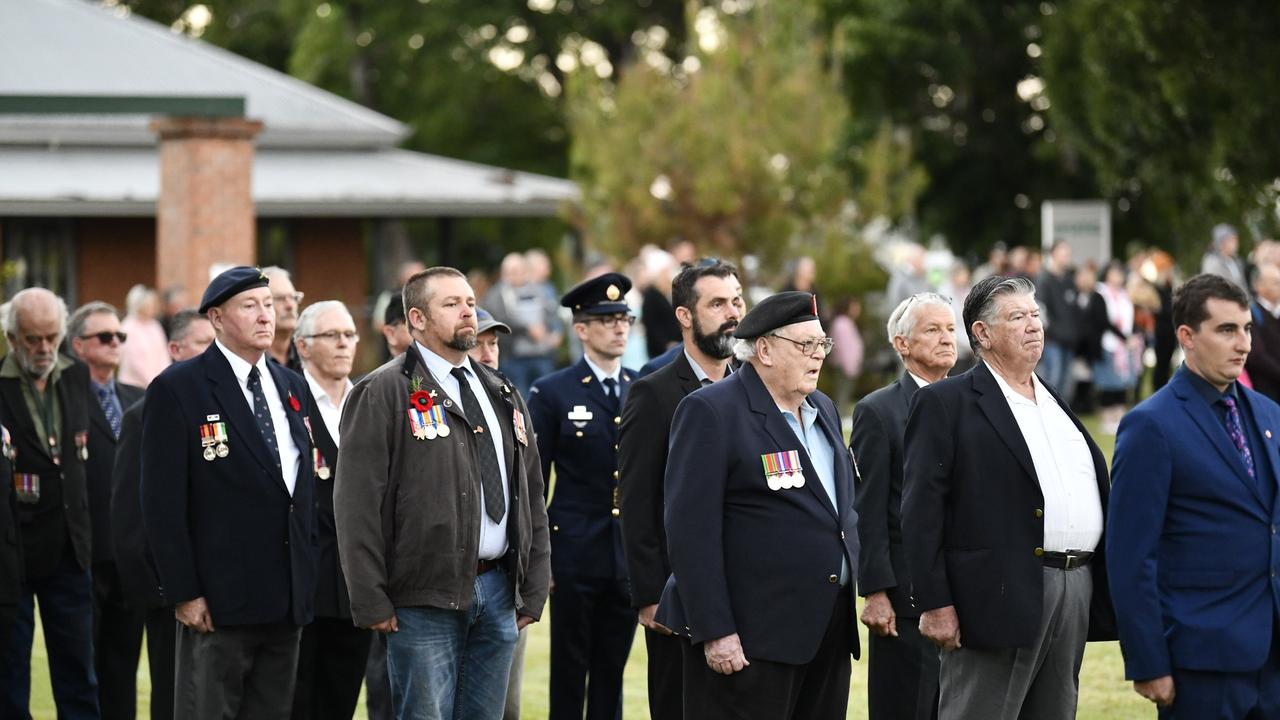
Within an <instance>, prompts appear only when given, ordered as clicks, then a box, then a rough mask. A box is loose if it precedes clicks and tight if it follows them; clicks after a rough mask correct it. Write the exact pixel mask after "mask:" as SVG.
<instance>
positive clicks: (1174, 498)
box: [1107, 366, 1280, 680]
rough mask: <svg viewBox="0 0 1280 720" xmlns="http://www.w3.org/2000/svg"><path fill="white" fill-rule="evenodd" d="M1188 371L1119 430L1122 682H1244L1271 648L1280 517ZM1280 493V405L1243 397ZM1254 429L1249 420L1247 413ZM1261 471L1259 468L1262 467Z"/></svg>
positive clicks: (1113, 534) (1116, 526)
mask: <svg viewBox="0 0 1280 720" xmlns="http://www.w3.org/2000/svg"><path fill="white" fill-rule="evenodd" d="M1191 381H1192V378H1191V372H1190V371H1189V370H1188V369H1187V368H1186V367H1185V366H1184V367H1183V368H1181V369H1180V370H1178V372H1177V373H1176V374H1175V375H1174V376H1173V379H1172V380H1170V381H1169V384H1168V385H1166V386H1165V387H1163V388H1161V389H1160V390H1159V391H1158V392H1156V393H1155V394H1154V395H1152V396H1151V397H1150V398H1148V399H1147V400H1146V401H1145V402H1143V403H1142V404H1140V405H1138V407H1136V408H1134V409H1133V410H1132V411H1131V412H1130V413H1129V414H1128V415H1126V416H1125V418H1124V420H1123V421H1122V422H1121V423H1120V432H1119V437H1118V439H1117V441H1116V452H1115V461H1114V463H1113V485H1112V489H1111V512H1110V517H1109V518H1108V520H1107V535H1108V538H1109V539H1108V541H1107V566H1108V571H1109V574H1110V578H1111V593H1112V598H1113V600H1114V602H1115V609H1116V619H1117V621H1118V622H1119V629H1120V643H1121V646H1122V648H1123V649H1124V655H1125V676H1126V677H1127V678H1129V679H1131V680H1150V679H1153V678H1157V677H1162V676H1164V675H1169V674H1171V672H1172V670H1173V668H1175V667H1178V668H1184V669H1188V670H1216V671H1223V672H1246V671H1252V670H1256V669H1258V668H1259V667H1261V666H1262V664H1263V662H1264V661H1265V660H1266V658H1267V655H1268V653H1269V651H1270V648H1271V641H1272V622H1273V618H1274V617H1275V613H1276V609H1275V608H1276V606H1277V603H1278V602H1280V584H1277V578H1276V577H1275V570H1274V569H1273V568H1276V567H1280V536H1277V535H1276V529H1277V525H1280V515H1278V514H1277V513H1276V510H1275V508H1274V507H1273V508H1268V507H1265V506H1264V504H1263V501H1262V498H1261V496H1260V495H1259V493H1258V490H1257V486H1256V485H1255V483H1254V481H1253V480H1251V479H1250V478H1249V476H1248V475H1247V474H1246V471H1245V469H1244V463H1243V462H1242V461H1241V460H1240V455H1239V453H1238V452H1237V451H1236V448H1235V445H1233V444H1232V443H1231V440H1230V438H1229V436H1228V435H1227V431H1226V429H1225V428H1224V427H1223V425H1222V423H1221V421H1219V419H1218V417H1217V415H1216V414H1215V413H1214V411H1213V410H1212V409H1211V408H1210V407H1209V405H1208V404H1207V403H1206V402H1205V400H1204V398H1203V397H1202V396H1201V395H1200V394H1199V393H1198V392H1197V391H1196V389H1195V387H1194V386H1193V385H1192V384H1191ZM1238 392H1239V393H1240V396H1241V398H1242V403H1243V404H1244V405H1246V406H1247V407H1248V408H1249V409H1250V410H1252V413H1251V414H1252V417H1253V419H1254V421H1255V423H1256V425H1257V430H1258V433H1257V435H1258V437H1260V438H1262V439H1263V442H1262V444H1263V445H1264V447H1252V448H1251V450H1252V452H1253V454H1254V456H1255V457H1257V456H1259V455H1260V454H1262V453H1266V458H1267V459H1269V460H1270V462H1269V466H1270V467H1271V468H1272V473H1271V475H1272V477H1271V478H1269V479H1268V481H1269V482H1273V483H1274V482H1276V477H1275V475H1276V472H1275V469H1276V468H1280V456H1277V454H1276V452H1277V451H1276V444H1277V442H1280V406H1277V405H1276V404H1275V403H1274V402H1272V401H1271V400H1268V399H1267V398H1266V397H1264V396H1262V395H1260V394H1258V393H1256V392H1253V391H1252V390H1249V389H1247V388H1244V387H1243V386H1239V390H1238ZM1242 415H1243V416H1244V418H1246V422H1247V421H1248V420H1247V418H1248V416H1249V415H1250V413H1242ZM1257 466H1258V467H1259V469H1261V467H1262V466H1261V465H1260V464H1258V465H1257Z"/></svg>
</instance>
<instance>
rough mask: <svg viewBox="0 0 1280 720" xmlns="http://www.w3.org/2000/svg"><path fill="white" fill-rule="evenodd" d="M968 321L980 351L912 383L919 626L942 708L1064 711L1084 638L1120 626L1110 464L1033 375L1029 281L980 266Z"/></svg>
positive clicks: (907, 497) (972, 717) (1034, 332)
mask: <svg viewBox="0 0 1280 720" xmlns="http://www.w3.org/2000/svg"><path fill="white" fill-rule="evenodd" d="M964 322H965V326H966V328H967V330H968V333H969V338H970V342H971V344H972V346H973V348H974V351H975V352H977V353H978V357H979V359H980V360H981V362H979V363H977V364H976V365H975V366H974V367H973V369H971V370H969V371H968V372H966V373H963V374H961V375H957V376H955V377H952V378H948V379H946V380H943V381H941V382H937V383H933V384H930V385H928V386H927V387H923V388H921V389H919V390H917V391H916V394H915V396H914V398H913V399H912V401H911V413H910V415H909V417H908V419H907V430H906V435H905V442H904V446H905V448H906V450H905V456H906V459H905V463H904V469H903V491H902V523H901V524H902V527H903V528H904V529H905V530H906V532H905V533H904V535H903V545H904V546H905V548H906V553H907V568H908V571H909V573H910V577H911V588H912V589H911V594H910V597H909V599H910V600H911V602H912V603H913V605H914V606H915V607H916V608H917V609H918V610H919V611H920V612H921V615H920V634H921V635H923V636H924V637H925V638H927V639H928V640H930V641H932V642H933V643H934V644H936V645H938V646H939V647H941V648H942V653H941V661H940V677H939V695H940V701H939V712H938V715H939V717H940V718H942V720H1017V719H1018V718H1036V719H1037V720H1055V719H1057V720H1068V719H1070V718H1074V717H1075V714H1076V702H1077V699H1078V695H1079V671H1080V663H1081V661H1082V659H1083V657H1084V647H1085V642H1086V640H1087V639H1088V640H1110V639H1114V637H1115V636H1114V625H1115V620H1114V616H1113V615H1112V612H1111V603H1110V596H1109V593H1108V592H1107V584H1106V573H1105V563H1104V562H1103V559H1104V558H1103V555H1102V550H1103V547H1104V539H1103V532H1102V530H1103V523H1104V517H1105V508H1106V503H1107V491H1108V487H1109V484H1108V482H1107V465H1106V461H1105V460H1104V459H1103V457H1102V452H1101V451H1100V450H1099V449H1098V446H1097V445H1096V444H1095V443H1094V442H1093V439H1092V438H1090V437H1089V433H1088V432H1087V431H1086V430H1085V429H1084V426H1083V425H1081V424H1080V421H1079V419H1078V418H1076V416H1075V415H1074V414H1072V412H1071V410H1070V408H1068V407H1067V404H1066V403H1065V402H1064V401H1063V400H1062V398H1061V397H1060V396H1059V395H1058V394H1057V393H1056V392H1055V391H1054V390H1053V388H1051V387H1049V386H1047V385H1045V384H1044V383H1043V382H1042V381H1041V380H1040V378H1038V377H1036V375H1035V367H1036V363H1037V362H1039V360H1040V355H1041V352H1042V350H1043V349H1044V328H1043V325H1042V324H1041V322H1040V309H1039V306H1038V305H1037V304H1036V298H1035V285H1033V284H1032V283H1031V281H1030V280H1027V279H1026V278H1023V277H1008V278H1005V277H999V276H995V277H989V278H987V279H985V280H983V281H982V282H980V283H978V284H977V285H974V286H973V289H972V290H971V291H970V292H969V296H968V297H967V298H966V299H965V304H964Z"/></svg>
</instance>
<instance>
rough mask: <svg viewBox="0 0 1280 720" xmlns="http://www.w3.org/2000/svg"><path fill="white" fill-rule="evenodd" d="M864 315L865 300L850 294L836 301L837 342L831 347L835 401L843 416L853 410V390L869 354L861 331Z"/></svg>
mask: <svg viewBox="0 0 1280 720" xmlns="http://www.w3.org/2000/svg"><path fill="white" fill-rule="evenodd" d="M861 315H862V301H861V300H859V299H858V298H855V297H846V298H842V299H841V300H840V302H838V303H836V307H835V315H834V316H833V317H832V318H831V339H832V340H835V342H836V344H835V347H833V348H832V350H831V368H832V369H833V370H834V371H835V377H836V394H835V397H834V398H833V400H835V403H836V410H839V411H840V414H841V416H842V417H843V416H845V415H847V414H848V413H849V412H851V410H852V407H851V406H850V404H849V401H850V400H852V399H853V390H854V387H856V386H857V384H858V376H859V375H861V374H862V360H863V357H864V356H865V354H866V346H865V345H864V343H863V342H862V334H861V333H860V332H858V318H859V317H860V316H861Z"/></svg>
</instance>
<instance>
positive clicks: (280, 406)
mask: <svg viewBox="0 0 1280 720" xmlns="http://www.w3.org/2000/svg"><path fill="white" fill-rule="evenodd" d="M214 344H215V345H217V346H218V349H219V350H221V351H222V354H223V356H225V357H226V358H227V362H228V363H230V364H231V373H232V374H233V375H235V376H236V382H238V383H240V392H241V393H242V394H243V395H244V401H245V402H246V403H248V405H249V414H250V415H253V414H254V407H253V391H252V390H250V389H249V370H250V369H252V368H254V367H257V368H258V377H259V379H260V380H261V382H262V396H263V397H265V398H266V399H267V409H268V410H269V411H271V427H272V429H274V430H275V432H276V447H278V448H279V449H280V475H281V479H282V480H284V486H285V487H286V488H288V489H289V494H290V495H293V488H294V486H295V485H297V484H298V468H299V463H300V462H301V461H302V453H301V451H299V450H298V446H297V445H294V444H293V433H291V432H289V416H288V415H287V414H286V413H285V409H284V401H283V400H281V399H280V388H278V387H276V379H275V378H274V377H272V375H271V369H270V368H269V367H267V354H266V353H265V352H264V353H262V355H261V356H260V357H259V358H258V362H257V363H255V364H253V365H250V364H249V363H248V362H247V361H246V360H245V359H244V358H242V357H240V356H239V355H237V354H235V353H233V352H231V351H230V350H228V349H227V346H226V345H223V344H222V341H221V340H214ZM237 430H240V432H258V428H256V427H255V428H251V429H243V430H241V429H240V428H237Z"/></svg>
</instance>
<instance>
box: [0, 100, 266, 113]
mask: <svg viewBox="0 0 1280 720" xmlns="http://www.w3.org/2000/svg"><path fill="white" fill-rule="evenodd" d="M244 105H245V99H244V98H243V97H236V96H194V95H191V96H178V95H2V94H0V115H168V116H172V117H214V118H226V117H244Z"/></svg>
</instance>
